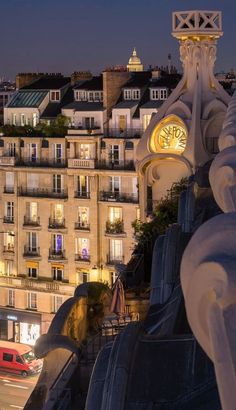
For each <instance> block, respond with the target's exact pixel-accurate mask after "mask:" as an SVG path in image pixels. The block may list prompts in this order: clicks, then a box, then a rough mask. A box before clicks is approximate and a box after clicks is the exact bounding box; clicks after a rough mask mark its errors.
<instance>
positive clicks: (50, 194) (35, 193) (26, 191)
mask: <svg viewBox="0 0 236 410" xmlns="http://www.w3.org/2000/svg"><path fill="white" fill-rule="evenodd" d="M18 195H19V196H29V197H38V198H57V199H65V198H68V192H67V189H61V190H60V191H56V190H54V189H52V188H27V187H20V188H19V189H18Z"/></svg>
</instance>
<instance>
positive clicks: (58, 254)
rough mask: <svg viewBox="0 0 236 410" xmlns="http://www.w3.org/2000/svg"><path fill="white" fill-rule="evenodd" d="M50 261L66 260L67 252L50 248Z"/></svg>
mask: <svg viewBox="0 0 236 410" xmlns="http://www.w3.org/2000/svg"><path fill="white" fill-rule="evenodd" d="M48 259H53V260H61V259H66V252H65V250H64V249H54V248H50V249H49V256H48Z"/></svg>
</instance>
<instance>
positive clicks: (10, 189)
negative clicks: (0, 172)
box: [3, 185, 14, 194]
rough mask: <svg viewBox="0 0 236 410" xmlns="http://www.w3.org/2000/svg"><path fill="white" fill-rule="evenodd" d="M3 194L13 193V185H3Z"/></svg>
mask: <svg viewBox="0 0 236 410" xmlns="http://www.w3.org/2000/svg"><path fill="white" fill-rule="evenodd" d="M3 192H4V194H14V186H7V185H5V186H4V190H3Z"/></svg>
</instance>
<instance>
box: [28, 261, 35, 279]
mask: <svg viewBox="0 0 236 410" xmlns="http://www.w3.org/2000/svg"><path fill="white" fill-rule="evenodd" d="M26 269H27V273H28V277H29V278H35V279H36V278H37V277H38V263H37V262H27V263H26Z"/></svg>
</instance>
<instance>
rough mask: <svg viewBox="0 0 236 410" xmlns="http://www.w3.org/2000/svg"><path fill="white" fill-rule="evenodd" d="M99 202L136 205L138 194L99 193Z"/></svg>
mask: <svg viewBox="0 0 236 410" xmlns="http://www.w3.org/2000/svg"><path fill="white" fill-rule="evenodd" d="M99 199H100V201H111V202H126V203H133V204H137V203H138V194H128V193H124V192H113V191H100V197H99Z"/></svg>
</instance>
